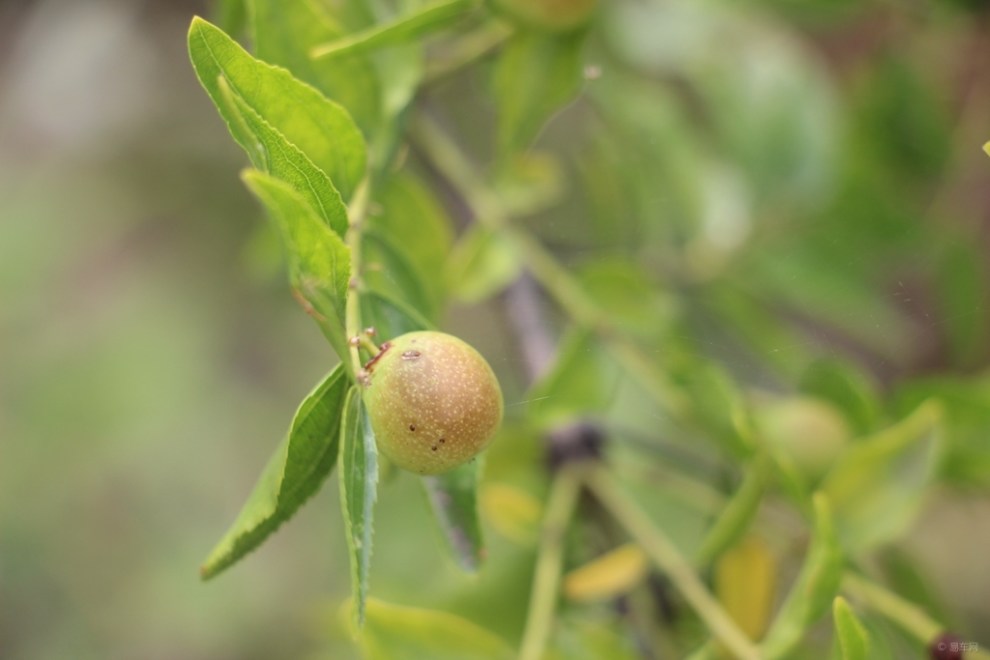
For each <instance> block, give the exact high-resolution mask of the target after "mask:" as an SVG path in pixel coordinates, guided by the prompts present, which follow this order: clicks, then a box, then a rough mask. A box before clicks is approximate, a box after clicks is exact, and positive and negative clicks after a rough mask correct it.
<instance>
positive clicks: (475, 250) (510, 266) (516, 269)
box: [447, 225, 522, 303]
mask: <svg viewBox="0 0 990 660" xmlns="http://www.w3.org/2000/svg"><path fill="white" fill-rule="evenodd" d="M521 270H522V264H521V263H520V261H519V257H518V256H517V255H516V251H515V249H514V248H513V246H512V243H511V242H510V241H508V240H507V239H506V238H505V237H503V236H502V235H501V234H499V233H498V232H495V231H492V230H491V229H488V228H487V227H485V226H483V225H472V226H471V227H470V228H469V229H468V230H467V231H466V232H465V234H464V236H462V237H461V239H460V241H459V242H458V243H457V245H456V246H455V247H454V253H453V254H452V255H451V257H450V262H449V270H448V276H447V281H448V283H449V285H450V287H451V291H452V293H453V294H454V295H455V296H456V297H457V298H458V299H460V300H461V301H463V302H465V303H478V302H481V301H482V300H485V299H486V298H488V297H490V296H493V295H495V294H496V293H498V292H499V291H501V290H502V289H504V288H505V287H506V286H508V284H509V283H510V282H512V280H514V279H516V277H518V276H519V273H520V271H521Z"/></svg>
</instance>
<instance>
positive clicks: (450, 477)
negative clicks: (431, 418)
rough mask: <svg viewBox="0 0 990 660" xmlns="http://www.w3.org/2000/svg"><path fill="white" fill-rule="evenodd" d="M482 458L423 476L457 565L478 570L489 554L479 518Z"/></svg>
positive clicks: (471, 570) (424, 484) (427, 493)
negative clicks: (486, 553)
mask: <svg viewBox="0 0 990 660" xmlns="http://www.w3.org/2000/svg"><path fill="white" fill-rule="evenodd" d="M480 473H481V461H480V460H472V461H469V462H468V463H466V464H464V465H462V466H460V467H458V468H455V469H454V470H451V471H450V472H447V473H445V474H440V475H436V476H430V477H423V478H422V480H423V486H424V487H425V488H426V495H427V497H428V498H429V500H430V505H431V506H432V507H433V513H434V515H435V516H436V519H437V521H438V522H439V523H440V529H441V531H442V532H443V536H444V538H445V539H446V540H447V545H448V546H449V547H450V550H451V552H452V553H453V556H454V559H455V560H456V561H457V564H458V565H459V566H460V567H461V568H462V569H464V570H465V571H470V572H475V571H477V570H478V567H479V566H480V565H481V561H482V559H484V556H485V545H484V540H483V539H482V536H481V521H480V519H479V517H478V480H479V477H480Z"/></svg>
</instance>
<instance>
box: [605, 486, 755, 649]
mask: <svg viewBox="0 0 990 660" xmlns="http://www.w3.org/2000/svg"><path fill="white" fill-rule="evenodd" d="M586 484H587V485H588V487H589V488H590V489H591V491H592V492H593V493H594V494H595V496H596V497H597V498H598V499H599V500H600V501H601V503H602V504H603V505H604V506H605V508H606V509H608V510H609V512H610V513H611V514H612V516H613V517H615V519H616V520H617V521H618V522H619V524H621V525H622V526H623V527H625V529H626V531H627V532H628V533H629V535H630V536H632V537H633V538H634V539H635V540H636V541H637V542H638V543H639V544H640V546H642V548H643V550H644V551H645V552H646V554H648V555H649V556H650V558H651V559H652V560H653V562H654V563H655V564H656V565H657V568H659V569H660V570H661V571H662V572H663V573H664V575H666V576H667V578H668V579H669V580H670V581H671V583H672V584H673V585H674V586H675V587H676V588H677V590H678V591H680V592H681V594H683V595H684V598H685V600H687V601H688V603H689V604H690V605H691V607H692V608H693V609H694V611H695V612H697V613H698V616H699V617H701V620H702V621H704V622H705V625H706V626H708V629H709V630H710V631H711V633H712V635H714V636H715V637H716V638H717V639H718V640H719V641H720V642H721V643H722V645H723V646H724V647H725V649H726V651H728V652H729V653H731V654H732V655H733V656H735V657H736V658H739V659H740V660H759V657H760V653H759V650H758V649H757V647H756V645H755V644H753V642H752V641H751V640H750V639H749V638H748V637H747V636H746V634H745V633H744V632H743V631H742V630H740V629H739V626H737V625H736V622H735V621H733V620H732V617H730V616H729V614H728V613H727V612H726V611H725V609H724V608H723V607H722V606H721V605H720V604H719V602H718V601H717V600H716V599H715V597H714V596H712V594H711V593H710V592H709V591H708V589H707V588H706V587H705V585H704V583H702V581H701V579H700V578H699V577H698V575H697V574H696V573H695V572H694V569H693V568H692V567H691V564H690V562H688V560H687V559H686V558H684V556H683V555H681V553H680V551H678V549H677V546H675V545H674V543H673V542H672V541H671V540H670V539H669V538H668V537H667V535H666V534H664V533H663V532H662V531H661V530H660V529H659V528H657V526H656V525H654V524H653V521H651V520H650V519H649V518H648V517H647V516H646V515H645V514H644V513H643V512H642V511H640V509H639V508H638V507H637V506H636V504H635V503H634V502H633V501H632V500H631V499H629V498H628V497H627V496H626V495H625V494H623V493H622V492H621V490H620V489H619V488H618V487H617V486H616V484H615V480H614V478H613V477H612V476H611V475H609V474H608V473H607V472H606V471H605V470H604V469H598V470H595V471H594V472H591V473H590V474H589V475H588V476H587V478H586Z"/></svg>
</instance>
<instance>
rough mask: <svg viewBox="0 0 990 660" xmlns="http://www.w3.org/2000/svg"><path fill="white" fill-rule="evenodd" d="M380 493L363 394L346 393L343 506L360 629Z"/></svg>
mask: <svg viewBox="0 0 990 660" xmlns="http://www.w3.org/2000/svg"><path fill="white" fill-rule="evenodd" d="M377 493H378V450H377V448H376V446H375V435H374V432H373V431H372V430H371V423H370V422H369V421H368V414H367V412H366V411H365V408H364V402H363V401H362V400H361V391H360V390H359V389H358V388H357V387H352V388H351V389H350V391H349V392H348V393H347V402H346V403H345V405H344V421H343V423H342V424H341V427H340V506H341V509H342V510H343V514H344V525H345V530H344V531H345V535H346V536H347V546H348V548H349V549H350V556H351V587H352V590H353V593H354V618H355V620H356V621H357V623H358V625H361V624H362V623H363V622H364V617H365V599H366V597H367V595H368V575H369V572H370V569H371V544H372V535H373V533H374V506H375V498H376V497H377Z"/></svg>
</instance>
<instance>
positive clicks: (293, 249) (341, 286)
mask: <svg viewBox="0 0 990 660" xmlns="http://www.w3.org/2000/svg"><path fill="white" fill-rule="evenodd" d="M242 178H243V179H244V182H245V183H246V184H247V186H248V188H250V189H251V192H253V193H254V194H255V195H256V196H257V197H258V199H260V200H261V202H262V203H263V204H264V205H265V207H266V208H267V209H268V211H269V213H271V215H272V218H273V219H274V220H275V223H276V224H277V226H278V228H279V232H280V233H281V235H282V240H283V241H284V242H285V245H286V248H287V251H288V259H289V278H290V280H291V282H292V286H293V288H294V289H295V290H296V291H298V292H299V294H300V295H301V296H302V297H303V298H304V299H305V300H306V301H308V304H309V305H311V306H312V312H313V315H314V317H315V318H316V320H317V322H319V324H320V327H321V328H323V331H324V334H325V335H326V336H327V339H328V340H329V341H330V343H331V345H332V346H333V347H334V349H335V350H336V351H337V354H338V355H339V356H340V358H341V360H346V359H347V356H348V348H347V341H346V337H345V332H344V328H345V322H344V316H345V307H346V299H347V287H348V279H349V278H350V268H351V263H350V251H349V250H348V248H347V246H346V245H344V242H343V241H342V240H341V238H340V236H338V235H337V234H335V233H334V232H333V231H332V230H331V229H330V228H329V227H327V225H326V224H324V223H323V221H322V220H320V218H319V217H317V215H316V211H314V210H313V207H311V206H310V205H309V204H307V203H306V201H305V200H304V199H303V198H302V196H301V195H299V194H298V193H297V192H296V191H295V190H293V189H292V188H291V187H290V186H289V184H287V183H285V182H283V181H279V180H278V179H275V178H272V177H270V176H268V175H267V174H263V173H262V172H258V171H257V170H248V171H247V172H245V173H244V174H243V175H242Z"/></svg>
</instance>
